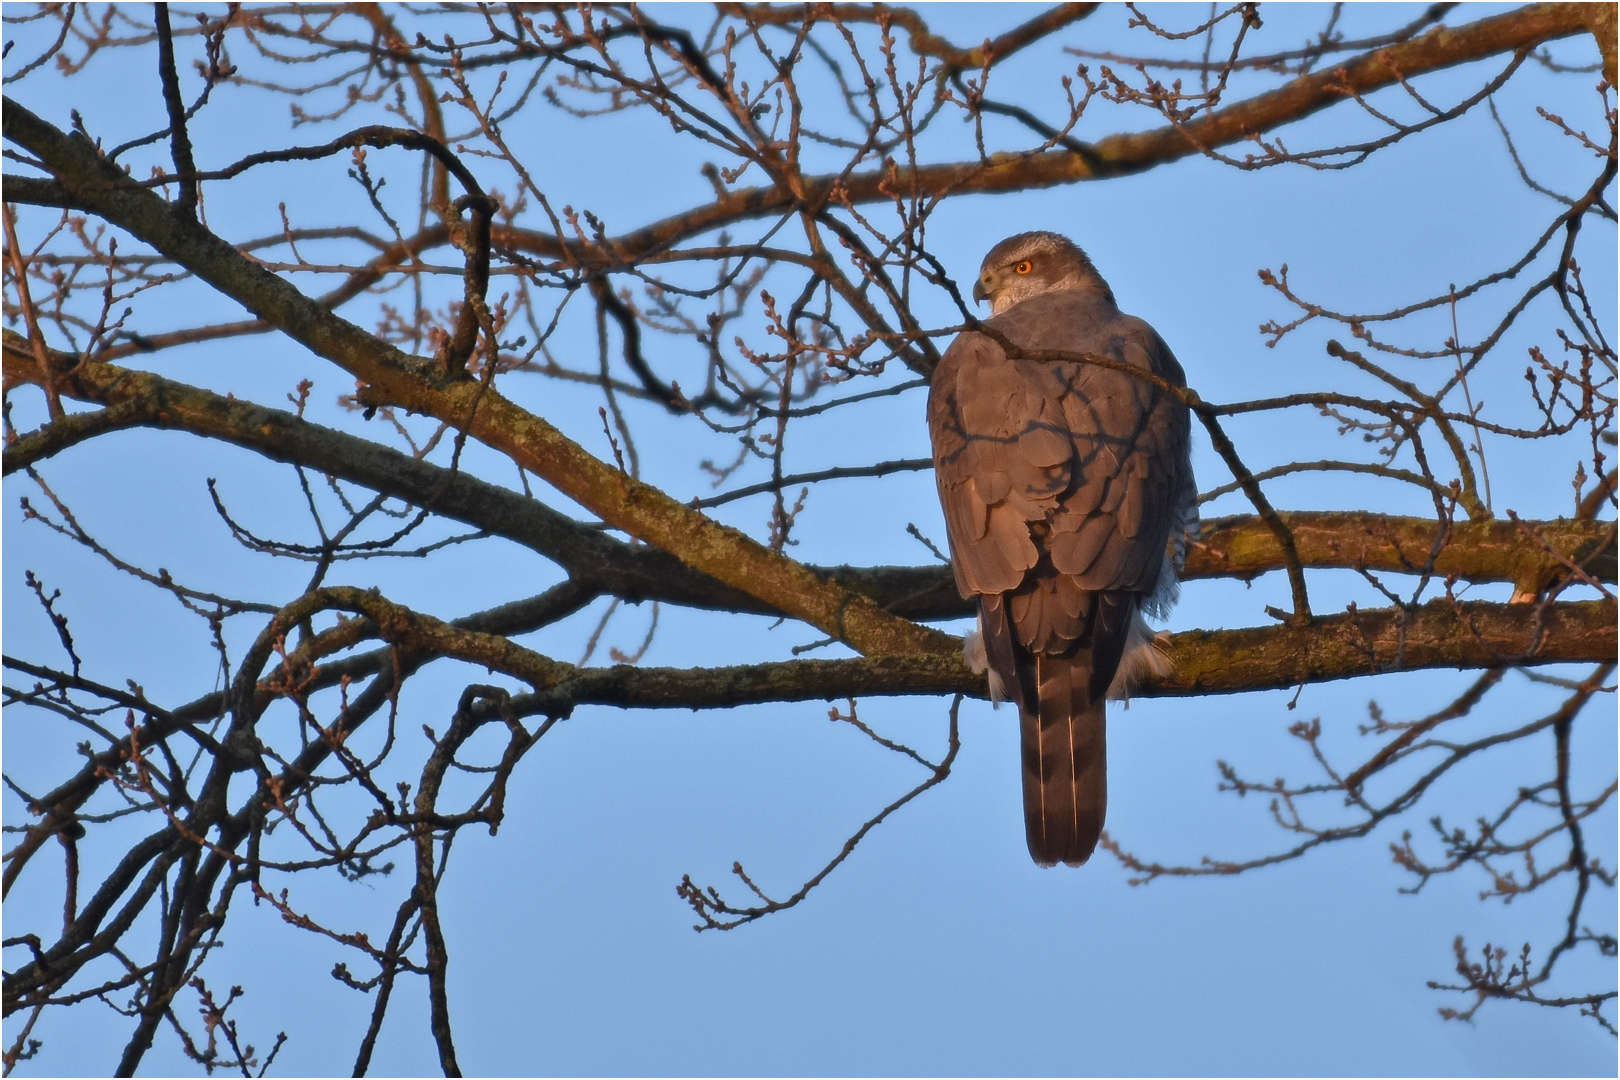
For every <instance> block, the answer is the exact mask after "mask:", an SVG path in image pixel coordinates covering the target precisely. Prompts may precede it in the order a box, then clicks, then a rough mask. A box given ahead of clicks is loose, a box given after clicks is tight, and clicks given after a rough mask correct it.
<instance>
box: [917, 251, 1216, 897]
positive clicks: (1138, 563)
mask: <svg viewBox="0 0 1620 1080" xmlns="http://www.w3.org/2000/svg"><path fill="white" fill-rule="evenodd" d="M973 295H974V298H975V299H979V300H983V299H988V300H989V301H990V306H991V312H992V316H993V317H992V318H990V319H988V320H986V324H985V325H987V326H989V327H992V328H994V329H995V330H996V331H999V332H1000V333H1001V334H1003V335H1005V337H1006V338H1007V340H1009V341H1010V342H1012V344H1013V345H1015V346H1016V347H1018V348H1019V349H1022V350H1046V351H1060V352H1065V353H1085V354H1091V355H1095V356H1104V357H1108V358H1110V359H1113V360H1117V361H1124V362H1127V363H1130V364H1132V365H1134V366H1136V367H1139V368H1142V369H1145V370H1147V371H1151V372H1153V373H1154V374H1156V375H1158V376H1160V377H1161V378H1163V379H1165V380H1167V381H1169V382H1171V383H1173V384H1174V385H1176V386H1183V385H1185V378H1184V376H1183V375H1182V371H1181V365H1180V364H1178V363H1177V362H1176V358H1175V356H1174V355H1173V354H1172V353H1171V352H1170V348H1169V346H1167V345H1166V344H1165V343H1164V341H1163V340H1162V339H1161V338H1160V337H1159V335H1158V334H1157V333H1155V332H1154V330H1153V328H1152V327H1151V326H1149V325H1148V324H1147V323H1145V322H1143V321H1142V320H1141V319H1138V318H1134V317H1133V316H1130V315H1125V314H1122V313H1121V312H1120V310H1119V308H1118V307H1116V306H1115V303H1114V294H1113V292H1112V291H1111V290H1110V289H1109V288H1108V285H1107V283H1106V282H1104V281H1103V279H1102V277H1101V276H1100V275H1098V273H1097V271H1096V270H1095V268H1093V267H1092V265H1091V261H1090V260H1089V259H1088V258H1086V255H1085V253H1084V252H1082V251H1081V250H1080V249H1079V248H1078V247H1076V246H1075V245H1074V244H1073V243H1071V242H1070V241H1069V240H1068V239H1066V238H1064V237H1062V236H1059V235H1058V234H1056V233H1049V232H1031V233H1020V234H1019V235H1017V236H1011V237H1008V238H1007V239H1006V240H1003V241H1002V242H1001V243H999V244H997V245H996V246H995V247H994V248H992V249H991V251H990V254H988V255H987V256H985V259H984V265H983V266H982V267H981V269H980V272H979V279H978V282H977V284H976V285H975V286H974V290H973ZM928 426H929V430H930V433H931V435H932V437H933V444H934V473H935V478H936V480H937V482H938V484H939V498H940V503H941V505H942V506H943V508H944V511H945V524H946V532H947V535H948V536H949V538H950V547H951V566H952V568H953V569H954V570H955V572H956V584H957V588H958V589H959V590H961V593H962V596H963V597H964V598H966V599H976V600H977V601H978V605H979V634H980V638H979V640H978V641H974V640H972V636H971V635H970V641H969V650H970V656H969V659H970V662H972V660H973V657H974V655H975V652H976V650H982V652H979V653H977V655H980V656H982V660H981V663H984V664H987V665H988V668H989V672H990V681H991V693H992V696H993V697H998V698H999V697H1000V696H1003V695H1005V696H1008V697H1011V698H1012V699H1013V701H1015V702H1016V703H1017V705H1018V713H1019V722H1020V732H1021V742H1022V746H1023V770H1024V822H1025V830H1026V834H1027V838H1028V841H1029V851H1030V855H1031V856H1033V857H1034V859H1035V861H1036V862H1037V863H1039V864H1041V865H1042V866H1052V865H1055V864H1056V863H1060V862H1062V863H1067V864H1069V865H1070V866H1078V865H1080V864H1081V863H1083V862H1085V861H1086V859H1088V858H1089V857H1090V856H1091V853H1092V850H1093V849H1094V848H1095V847H1096V844H1097V839H1098V836H1099V834H1100V833H1101V832H1102V827H1103V818H1104V814H1105V812H1106V809H1107V802H1108V780H1107V763H1106V762H1107V758H1106V739H1105V728H1104V704H1103V703H1104V700H1105V698H1106V697H1107V696H1109V692H1110V688H1111V687H1113V688H1114V690H1115V696H1119V692H1120V691H1121V690H1125V691H1128V687H1126V686H1123V685H1121V686H1115V680H1116V675H1120V676H1121V682H1122V683H1124V682H1127V681H1128V679H1127V678H1125V676H1127V675H1130V674H1131V673H1132V672H1137V673H1139V672H1140V671H1141V670H1142V669H1144V668H1145V669H1154V670H1159V671H1164V670H1166V669H1167V664H1166V663H1165V661H1164V659H1163V657H1162V655H1161V654H1159V653H1158V652H1157V651H1156V650H1155V649H1154V647H1153V645H1152V643H1151V631H1149V630H1147V627H1146V624H1145V623H1143V622H1142V618H1141V614H1140V613H1141V611H1142V610H1144V609H1146V610H1147V611H1149V612H1151V613H1153V614H1156V615H1163V614H1164V613H1165V612H1166V611H1167V609H1168V608H1169V606H1170V604H1172V603H1174V600H1175V592H1176V579H1175V574H1176V570H1177V569H1179V562H1180V552H1181V549H1182V540H1183V538H1184V536H1185V535H1186V532H1187V529H1188V527H1189V526H1195V524H1196V521H1197V488H1196V487H1195V486H1194V483H1193V476H1192V466H1191V462H1190V461H1189V457H1188V416H1187V410H1186V407H1185V406H1183V405H1182V404H1181V403H1180V402H1179V401H1178V400H1176V399H1175V398H1174V397H1173V396H1171V395H1170V394H1168V393H1166V392H1165V391H1163V390H1161V389H1159V388H1157V387H1155V386H1153V385H1151V384H1150V383H1148V382H1146V381H1144V380H1141V379H1138V378H1135V377H1133V376H1131V375H1130V374H1128V373H1126V372H1122V371H1110V370H1108V369H1106V368H1101V367H1098V366H1096V365H1088V364H1084V363H1071V362H1063V361H1057V362H1051V361H1045V362H1043V361H1039V360H1029V359H1022V358H1017V359H1014V358H1009V357H1008V356H1007V354H1006V351H1005V350H1004V349H1003V348H1002V347H1001V345H1000V344H998V343H997V342H996V341H995V340H994V339H993V338H991V337H989V336H987V335H985V334H981V333H976V332H972V331H969V332H966V333H963V334H962V335H960V336H959V337H958V338H957V339H956V340H955V341H954V342H953V343H952V344H951V347H950V348H949V349H948V350H947V351H946V353H945V356H944V358H943V359H942V360H941V361H940V364H939V367H938V368H937V369H936V370H935V372H934V375H933V380H932V385H931V387H930V390H929V396H928ZM1172 538H1174V540H1175V544H1174V547H1173V548H1172V546H1171V540H1172ZM1127 654H1130V655H1129V656H1128V655H1127ZM1122 659H1123V660H1124V665H1123V667H1124V669H1125V670H1124V671H1123V672H1122V670H1121V669H1122Z"/></svg>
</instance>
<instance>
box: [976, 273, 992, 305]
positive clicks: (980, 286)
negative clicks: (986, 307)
mask: <svg viewBox="0 0 1620 1080" xmlns="http://www.w3.org/2000/svg"><path fill="white" fill-rule="evenodd" d="M973 299H974V300H976V301H978V302H979V303H981V304H982V303H984V302H985V301H986V300H988V299H990V294H989V293H988V292H986V291H985V288H984V279H983V278H980V279H979V280H978V281H975V282H974V283H973Z"/></svg>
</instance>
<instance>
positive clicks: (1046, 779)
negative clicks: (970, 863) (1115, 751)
mask: <svg viewBox="0 0 1620 1080" xmlns="http://www.w3.org/2000/svg"><path fill="white" fill-rule="evenodd" d="M1034 660H1035V672H1034V674H1035V682H1036V687H1037V688H1038V699H1037V700H1038V702H1039V705H1038V708H1039V712H1038V713H1037V712H1036V711H1034V710H1031V709H1028V708H1021V709H1019V723H1020V726H1021V732H1022V743H1023V756H1024V830H1025V836H1026V838H1027V840H1028V841H1029V854H1030V856H1031V857H1032V858H1033V859H1034V860H1035V861H1036V862H1037V863H1039V864H1040V865H1042V866H1056V865H1057V864H1058V863H1067V864H1068V865H1070V866H1079V865H1080V864H1081V863H1083V862H1085V861H1086V860H1087V859H1089V858H1091V853H1092V851H1093V850H1095V849H1096V847H1097V838H1098V837H1099V836H1100V835H1101V834H1102V829H1103V818H1104V816H1105V815H1106V813H1107V811H1108V761H1107V735H1106V727H1105V722H1104V719H1103V697H1102V695H1101V694H1097V695H1096V696H1095V697H1093V694H1092V687H1091V682H1092V665H1091V663H1090V660H1091V657H1090V656H1089V655H1082V656H1079V657H1074V656H1071V657H1058V656H1042V655H1036V656H1035V657H1034ZM1031 704H1034V703H1033V702H1032V703H1031Z"/></svg>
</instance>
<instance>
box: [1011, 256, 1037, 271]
mask: <svg viewBox="0 0 1620 1080" xmlns="http://www.w3.org/2000/svg"><path fill="white" fill-rule="evenodd" d="M1033 269H1034V267H1032V266H1030V265H1029V260H1028V259H1025V260H1024V261H1023V262H1021V263H1019V264H1018V265H1017V266H1015V267H1013V273H1015V274H1027V273H1029V272H1030V271H1031V270H1033Z"/></svg>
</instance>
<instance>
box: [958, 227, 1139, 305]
mask: <svg viewBox="0 0 1620 1080" xmlns="http://www.w3.org/2000/svg"><path fill="white" fill-rule="evenodd" d="M1059 289H1099V290H1101V291H1102V292H1103V293H1104V294H1106V295H1107V296H1108V297H1109V299H1112V298H1113V294H1112V293H1111V292H1110V291H1109V289H1108V285H1107V283H1106V282H1104V281H1103V279H1102V277H1101V276H1100V275H1099V274H1098V273H1097V271H1096V268H1095V267H1093V266H1092V265H1091V260H1090V259H1088V258H1086V253H1085V252H1083V251H1081V250H1080V249H1079V248H1078V247H1076V246H1075V245H1074V242H1073V241H1072V240H1070V239H1069V238H1068V237H1066V236H1060V235H1058V234H1057V233H1054V232H1026V233H1019V234H1018V235H1016V236H1009V237H1007V239H1005V240H1003V241H1002V242H1001V243H999V244H997V245H996V246H995V247H993V248H991V249H990V254H988V255H986V256H985V257H984V263H983V265H981V266H980V267H979V280H978V281H977V282H975V283H974V285H973V299H975V300H988V301H990V314H992V315H1000V314H1001V313H1002V312H1003V311H1006V310H1007V309H1008V308H1010V307H1012V306H1013V305H1014V304H1018V303H1022V302H1023V301H1025V300H1028V299H1029V298H1030V297H1032V296H1039V295H1041V294H1042V293H1047V292H1054V291H1056V290H1059Z"/></svg>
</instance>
